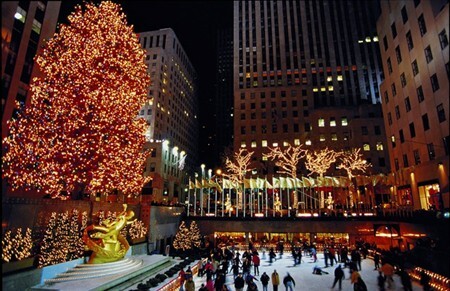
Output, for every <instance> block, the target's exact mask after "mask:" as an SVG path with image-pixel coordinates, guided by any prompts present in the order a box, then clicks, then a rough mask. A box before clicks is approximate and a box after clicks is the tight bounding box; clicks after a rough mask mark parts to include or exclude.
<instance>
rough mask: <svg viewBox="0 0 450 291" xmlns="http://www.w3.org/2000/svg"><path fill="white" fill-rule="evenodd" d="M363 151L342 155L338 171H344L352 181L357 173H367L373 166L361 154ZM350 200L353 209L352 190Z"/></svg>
mask: <svg viewBox="0 0 450 291" xmlns="http://www.w3.org/2000/svg"><path fill="white" fill-rule="evenodd" d="M360 151H361V149H360V148H358V149H355V148H354V149H352V150H350V151H346V152H344V153H343V154H342V155H341V158H340V164H339V165H338V167H337V168H338V169H343V170H344V171H345V172H346V173H347V177H348V178H349V180H350V181H351V180H352V178H353V177H355V174H356V172H358V171H359V172H362V173H365V172H366V170H367V169H368V168H369V167H371V166H372V165H371V164H370V163H368V162H367V161H366V160H365V159H364V156H363V155H362V154H361V153H360ZM349 198H350V199H349V200H350V207H353V205H354V204H353V193H352V190H351V189H350V191H349Z"/></svg>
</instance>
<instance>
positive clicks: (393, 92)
mask: <svg viewBox="0 0 450 291" xmlns="http://www.w3.org/2000/svg"><path fill="white" fill-rule="evenodd" d="M391 90H392V96H395V95H397V89H396V88H395V83H392V84H391Z"/></svg>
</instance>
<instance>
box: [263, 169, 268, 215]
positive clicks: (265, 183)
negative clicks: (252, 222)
mask: <svg viewBox="0 0 450 291" xmlns="http://www.w3.org/2000/svg"><path fill="white" fill-rule="evenodd" d="M264 189H265V192H266V217H268V216H267V215H268V213H267V212H268V208H269V203H268V200H269V197H268V195H267V176H266V177H265V179H264Z"/></svg>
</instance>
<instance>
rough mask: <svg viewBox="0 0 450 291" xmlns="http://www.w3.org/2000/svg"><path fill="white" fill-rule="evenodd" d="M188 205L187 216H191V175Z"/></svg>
mask: <svg viewBox="0 0 450 291" xmlns="http://www.w3.org/2000/svg"><path fill="white" fill-rule="evenodd" d="M188 189H189V190H188V199H187V201H188V205H187V216H189V205H190V204H191V177H189V188H188Z"/></svg>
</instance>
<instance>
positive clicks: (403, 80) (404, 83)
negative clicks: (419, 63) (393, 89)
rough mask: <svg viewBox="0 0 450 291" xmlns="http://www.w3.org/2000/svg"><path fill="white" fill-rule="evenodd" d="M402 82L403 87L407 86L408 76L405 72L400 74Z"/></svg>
mask: <svg viewBox="0 0 450 291" xmlns="http://www.w3.org/2000/svg"><path fill="white" fill-rule="evenodd" d="M400 82H401V83H402V88H405V86H406V77H405V73H402V74H401V75H400Z"/></svg>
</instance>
